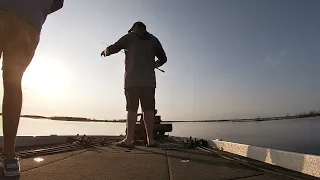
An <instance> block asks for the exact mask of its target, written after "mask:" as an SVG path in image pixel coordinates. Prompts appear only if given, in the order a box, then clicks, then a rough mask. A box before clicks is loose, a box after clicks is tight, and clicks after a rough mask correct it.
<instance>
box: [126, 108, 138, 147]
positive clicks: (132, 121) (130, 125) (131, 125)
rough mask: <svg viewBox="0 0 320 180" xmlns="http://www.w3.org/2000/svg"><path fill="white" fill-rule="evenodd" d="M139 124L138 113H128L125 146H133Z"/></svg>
mask: <svg viewBox="0 0 320 180" xmlns="http://www.w3.org/2000/svg"><path fill="white" fill-rule="evenodd" d="M136 122H137V112H133V111H128V113H127V136H126V138H125V139H124V143H125V144H130V145H131V144H132V143H133V140H134V131H135V128H136Z"/></svg>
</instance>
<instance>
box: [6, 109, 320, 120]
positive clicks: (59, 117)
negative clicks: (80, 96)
mask: <svg viewBox="0 0 320 180" xmlns="http://www.w3.org/2000/svg"><path fill="white" fill-rule="evenodd" d="M0 115H1V116H2V113H0ZM318 116H320V111H310V112H309V113H302V114H297V115H286V116H278V117H264V118H260V117H257V118H244V119H222V120H192V121H162V122H164V123H181V122H185V123H189V122H261V121H275V120H285V119H299V118H307V117H318ZM21 117H24V118H32V119H49V120H55V121H77V122H114V123H125V122H126V120H125V119H118V120H116V119H114V120H98V119H89V118H83V117H67V116H52V117H46V116H39V115H21Z"/></svg>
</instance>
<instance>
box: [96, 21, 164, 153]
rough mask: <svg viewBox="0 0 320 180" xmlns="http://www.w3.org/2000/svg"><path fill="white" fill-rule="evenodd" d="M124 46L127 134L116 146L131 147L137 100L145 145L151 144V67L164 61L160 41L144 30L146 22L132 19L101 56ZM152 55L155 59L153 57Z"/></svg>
mask: <svg viewBox="0 0 320 180" xmlns="http://www.w3.org/2000/svg"><path fill="white" fill-rule="evenodd" d="M122 49H125V50H126V51H125V53H126V57H125V83H124V89H125V97H126V102H127V105H126V110H127V136H126V138H125V139H124V140H123V141H121V142H119V143H118V144H117V146H120V147H127V148H132V147H134V146H133V140H134V131H135V125H136V121H137V111H138V107H139V101H140V103H141V108H142V111H143V117H144V124H145V129H146V134H147V141H148V144H147V146H154V145H155V141H154V139H153V125H154V111H155V88H156V76H155V68H158V67H160V66H162V65H163V64H165V63H166V62H167V56H166V53H165V51H164V50H163V48H162V45H161V43H160V41H159V40H158V39H157V38H156V37H155V36H153V35H152V34H150V33H149V32H148V31H147V28H146V25H145V24H144V23H142V22H136V23H134V24H133V26H132V28H131V29H130V30H129V32H128V34H126V35H124V36H123V37H121V38H120V39H119V40H118V41H117V42H116V43H115V44H113V45H111V46H109V47H107V48H106V49H105V50H104V51H103V52H102V53H101V56H110V55H111V54H115V53H118V52H119V51H120V50H122ZM155 57H157V58H158V59H159V60H157V61H155Z"/></svg>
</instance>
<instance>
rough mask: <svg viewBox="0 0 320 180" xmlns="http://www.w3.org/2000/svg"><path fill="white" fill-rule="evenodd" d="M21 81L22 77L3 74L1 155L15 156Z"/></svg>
mask: <svg viewBox="0 0 320 180" xmlns="http://www.w3.org/2000/svg"><path fill="white" fill-rule="evenodd" d="M21 79H22V75H21V76H20V75H18V76H16V74H15V75H14V73H12V72H8V73H5V72H4V73H3V89H4V93H3V103H2V124H3V126H2V128H3V141H4V142H3V147H2V153H3V154H5V155H9V156H11V155H15V142H16V135H17V130H18V126H19V120H20V115H21V107H22V89H21Z"/></svg>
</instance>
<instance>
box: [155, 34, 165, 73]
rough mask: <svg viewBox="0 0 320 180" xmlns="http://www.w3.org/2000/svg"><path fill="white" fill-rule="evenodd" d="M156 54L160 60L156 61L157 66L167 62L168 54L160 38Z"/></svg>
mask: <svg viewBox="0 0 320 180" xmlns="http://www.w3.org/2000/svg"><path fill="white" fill-rule="evenodd" d="M156 56H157V58H158V60H157V61H156V68H158V67H160V66H162V65H164V64H165V63H166V62H167V55H166V52H165V51H164V49H163V47H162V45H161V43H160V41H159V40H158V47H157V53H156Z"/></svg>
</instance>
